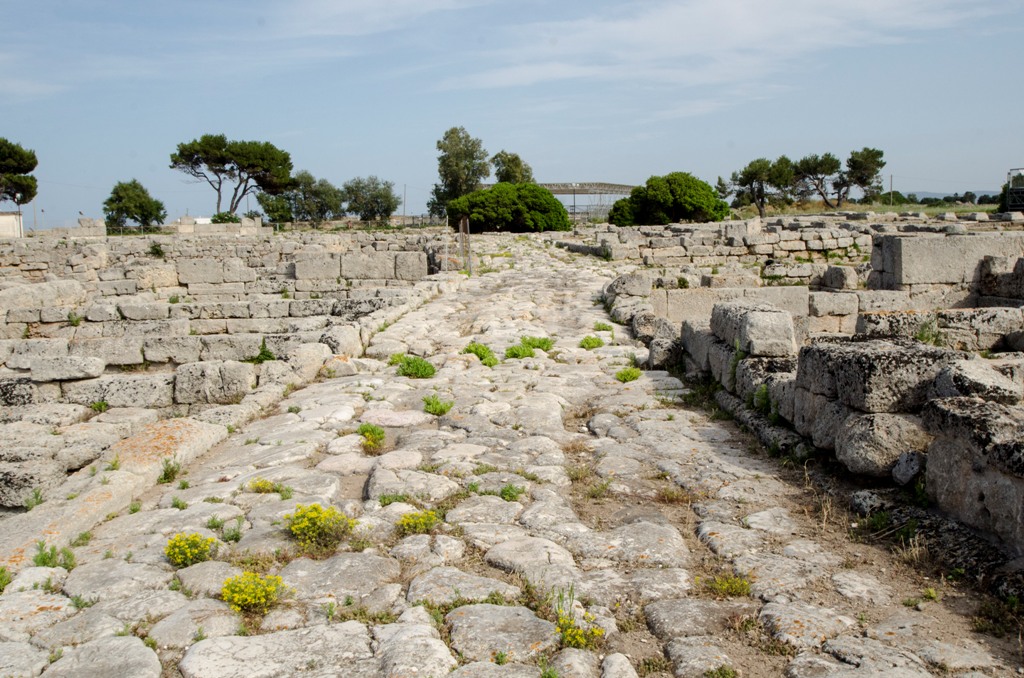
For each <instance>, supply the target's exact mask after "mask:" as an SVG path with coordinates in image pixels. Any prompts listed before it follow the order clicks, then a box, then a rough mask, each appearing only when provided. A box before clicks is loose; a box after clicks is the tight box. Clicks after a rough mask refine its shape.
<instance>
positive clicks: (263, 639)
mask: <svg viewBox="0 0 1024 678" xmlns="http://www.w3.org/2000/svg"><path fill="white" fill-rule="evenodd" d="M178 669H179V670H180V671H181V675H182V676H184V678H250V677H251V676H254V675H260V676H290V675H295V674H296V673H297V672H299V671H301V672H302V673H304V674H305V675H309V676H322V677H323V678H326V677H327V676H346V677H347V678H378V676H380V663H379V662H378V661H377V660H376V659H374V657H373V651H372V650H371V649H370V634H369V633H367V631H366V627H365V626H364V625H362V624H360V623H359V622H354V621H350V622H345V623H343V624H330V625H325V626H311V627H309V628H304V629H296V630H291V631H278V632H276V633H267V634H263V635H259V636H228V637H224V638H208V639H207V640H203V641H200V642H198V643H196V644H195V645H193V646H192V647H190V648H189V649H188V651H187V652H186V653H185V656H184V657H183V658H182V660H181V662H180V663H179V664H178ZM254 669H258V670H259V673H258V674H256V673H254ZM109 675H114V674H109Z"/></svg>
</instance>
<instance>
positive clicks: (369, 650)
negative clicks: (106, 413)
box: [0, 236, 1020, 678]
mask: <svg viewBox="0 0 1024 678" xmlns="http://www.w3.org/2000/svg"><path fill="white" fill-rule="evenodd" d="M477 247H478V248H480V249H481V250H483V251H484V252H488V253H492V254H493V253H499V252H501V253H505V252H507V253H509V254H510V255H512V256H509V257H504V256H500V257H493V258H492V259H491V260H490V261H491V263H490V264H489V265H490V266H491V267H494V268H497V269H498V270H497V271H490V272H485V273H484V274H483V275H479V276H477V277H474V278H472V279H470V280H468V281H466V282H465V283H464V284H463V285H462V286H461V288H460V290H459V291H458V293H453V294H449V295H444V296H442V297H439V298H437V299H435V300H433V301H431V302H429V303H427V304H425V305H424V306H422V307H421V308H420V309H418V310H416V311H413V312H410V313H408V314H407V315H406V316H404V317H403V318H402V319H400V320H399V321H398V322H396V323H394V324H393V325H391V326H390V327H387V328H386V329H384V330H383V331H381V332H379V333H378V334H377V335H376V337H375V339H374V341H373V343H372V345H371V346H370V348H369V350H368V351H367V356H368V357H367V358H364V359H362V360H359V361H357V366H358V368H359V373H358V374H356V375H354V376H345V377H334V378H328V379H325V380H323V381H321V382H320V383H316V384H313V385H311V386H309V387H307V388H304V389H300V390H297V391H295V392H293V393H291V394H290V395H288V397H286V398H285V400H283V401H282V402H281V404H280V408H279V412H278V413H277V414H275V415H273V416H270V417H267V418H265V419H262V420H260V421H258V422H255V423H253V424H251V425H249V426H246V427H245V429H244V430H241V431H237V432H235V433H234V434H233V435H232V436H230V437H229V439H228V440H227V441H226V442H224V443H221V444H220V445H218V446H217V447H215V448H213V449H212V450H211V451H210V452H209V453H208V454H206V455H205V456H203V457H201V458H199V459H198V460H196V461H195V462H193V463H191V464H189V465H188V467H187V468H186V469H184V471H185V472H184V474H183V475H181V476H179V477H178V478H176V479H175V480H174V481H172V482H170V483H166V484H162V485H157V486H155V487H153V488H151V489H150V490H149V491H148V492H147V493H146V494H145V495H144V496H143V498H142V500H141V502H140V503H138V504H136V505H133V506H132V508H131V509H130V510H129V511H126V512H124V513H123V514H121V515H118V516H116V517H111V519H110V520H108V521H107V522H105V523H103V524H101V525H98V526H96V527H95V528H94V529H92V530H91V531H90V536H91V538H90V539H88V540H86V539H84V538H83V539H82V540H80V542H79V545H77V546H75V548H74V549H73V552H74V554H75V556H76V559H77V566H76V567H75V568H74V569H73V570H71V571H70V572H68V571H67V570H65V569H63V568H60V567H56V568H42V567H30V568H26V569H23V570H22V571H21V572H20V573H19V574H18V576H17V577H16V578H15V580H14V581H13V582H12V583H11V584H9V585H8V586H7V588H6V590H5V592H4V593H3V594H2V595H0V676H7V675H11V676H35V675H40V674H42V675H45V676H97V677H101V676H102V677H103V678H109V677H110V676H140V677H141V676H154V677H156V676H161V675H163V676H179V675H180V676H184V677H186V678H234V677H239V678H241V677H243V676H290V675H304V676H305V675H308V676H389V677H399V676H403V677H404V676H410V677H411V676H417V677H429V676H444V675H451V676H460V677H492V676H495V677H497V676H501V677H520V676H522V677H537V676H543V677H544V678H552V677H553V676H561V677H562V678H569V677H575V676H580V677H584V676H585V677H593V678H598V677H600V678H627V677H631V676H637V675H647V676H672V675H674V676H706V675H710V676H729V675H743V676H768V675H790V676H808V677H810V676H831V675H844V676H845V675H850V676H861V675H877V676H882V675H885V676H927V675H965V676H966V675H1010V674H1011V673H1015V672H1017V667H1018V666H1019V665H1020V656H1019V654H1016V652H1017V650H1016V649H1015V647H1014V645H1013V644H1010V643H1009V642H1003V641H997V640H994V639H993V638H991V637H990V636H985V635H979V634H976V633H973V632H972V631H971V621H970V616H971V614H973V612H974V609H975V607H976V605H977V602H976V601H977V596H976V595H975V594H973V593H970V592H969V591H967V590H965V589H964V588H963V587H958V586H956V585H955V584H952V583H944V582H943V581H940V580H938V579H934V578H933V579H927V578H926V577H925V575H923V574H921V572H919V571H917V570H915V569H914V568H913V567H910V566H908V565H907V564H906V562H905V561H908V560H912V559H913V558H914V557H915V556H918V555H919V554H918V553H917V552H914V551H911V550H904V551H903V553H902V554H897V555H894V554H892V553H890V552H889V550H888V549H887V548H885V547H884V546H878V545H873V544H870V543H863V542H860V541H857V540H853V539H851V538H850V537H849V536H848V530H849V528H850V522H849V521H850V518H849V517H848V515H847V514H846V512H845V510H844V509H843V501H842V499H841V498H839V496H837V497H835V498H834V497H833V496H832V495H830V494H828V493H826V492H824V491H822V490H820V489H819V488H818V487H817V486H816V485H815V484H814V483H812V482H810V480H808V479H807V478H806V477H805V474H804V470H803V469H802V468H799V467H798V468H793V466H792V465H786V464H784V463H782V462H781V461H780V460H777V459H772V458H770V457H768V456H767V455H766V454H764V453H763V452H760V451H758V450H757V449H756V447H755V446H754V445H753V443H752V442H751V441H750V439H749V438H748V437H747V436H745V435H743V434H742V433H740V432H739V431H738V430H737V429H736V428H735V427H734V426H733V425H732V424H731V423H729V422H721V421H713V420H710V419H709V418H708V416H707V415H706V414H705V413H704V412H702V411H697V410H693V409H687V408H685V407H683V406H682V405H681V404H680V402H679V397H680V395H681V394H682V393H683V388H682V385H681V384H680V383H679V382H678V381H677V380H676V379H674V378H673V377H671V376H670V375H668V374H667V373H664V372H645V373H644V374H643V376H642V377H640V378H639V379H638V380H636V381H632V382H627V383H622V382H620V381H619V380H617V379H616V378H615V374H616V373H617V372H619V371H620V370H623V369H624V368H626V367H628V366H629V365H630V363H631V362H632V360H633V359H634V356H635V357H636V358H638V359H640V360H642V359H643V358H644V355H645V353H646V352H645V349H643V348H642V347H637V346H634V345H632V343H631V342H630V341H629V339H628V337H627V336H626V331H625V329H624V328H621V327H615V328H614V329H613V330H608V329H596V327H601V325H600V324H602V323H608V318H607V316H606V314H605V312H604V310H603V308H602V306H601V305H600V303H599V297H600V291H601V288H602V285H603V284H605V283H607V282H608V281H609V280H610V279H611V277H612V275H613V271H612V269H610V268H608V266H609V264H606V263H605V262H602V261H597V260H594V259H590V258H584V257H576V256H574V255H569V254H566V253H565V252H562V251H560V250H556V249H554V248H552V247H550V245H547V246H545V245H544V244H543V243H539V242H537V241H536V240H531V239H528V238H522V237H519V238H514V237H512V236H500V237H493V238H480V239H479V242H478V243H477ZM588 335H593V336H597V337H600V338H601V339H602V340H603V342H604V346H601V347H598V348H594V349H592V350H585V349H583V348H580V347H579V343H580V341H581V339H583V338H584V337H586V336H588ZM523 336H531V337H541V338H543V337H549V338H551V339H552V340H553V341H554V345H553V348H551V349H550V350H548V351H541V350H537V351H536V353H535V357H532V358H523V359H508V360H504V361H502V362H499V363H498V364H497V365H495V366H493V367H487V366H485V365H483V364H481V362H480V360H479V359H478V358H477V357H476V356H473V355H467V354H464V353H462V351H463V349H464V348H465V346H466V345H467V344H468V343H469V342H470V341H477V342H481V343H484V344H486V345H488V346H490V347H491V348H492V349H493V350H494V351H495V353H496V354H498V355H499V357H500V356H502V355H503V354H504V351H505V349H506V348H507V347H508V346H510V345H513V344H517V343H519V342H520V338H521V337H523ZM395 353H408V354H410V355H419V356H423V357H425V358H427V359H428V360H429V361H430V362H431V363H432V364H433V365H434V366H436V367H437V368H438V369H437V372H436V374H435V375H434V376H432V377H430V378H426V379H411V378H408V377H401V376H397V375H396V370H397V369H398V368H397V367H396V366H394V365H392V366H389V365H388V364H387V360H388V357H389V356H390V355H392V354H395ZM375 357H376V358H379V359H375ZM432 395H437V396H438V397H439V399H440V400H442V401H454V407H453V409H452V410H451V411H450V412H449V413H448V414H445V415H442V416H435V415H432V414H427V413H425V412H424V407H423V398H424V397H425V396H432ZM366 423H372V424H376V425H378V426H380V427H382V428H383V429H384V430H385V431H386V434H387V437H386V439H385V441H384V442H383V443H382V444H381V445H380V446H379V447H378V448H377V449H375V450H373V454H368V453H367V452H366V451H365V449H364V443H363V441H364V437H363V436H360V435H359V434H358V433H356V430H357V427H358V426H359V425H360V424H366ZM108 461H109V460H108ZM260 481H268V482H267V483H265V484H266V485H268V486H269V487H268V488H267V489H273V490H275V491H272V492H267V493H261V492H255V491H253V490H254V489H260V487H259V486H260ZM275 484H276V485H275ZM282 495H283V496H282ZM286 497H287V498H286ZM313 503H319V504H321V505H323V506H328V505H333V506H336V507H338V508H339V509H341V510H342V511H344V513H345V514H347V515H348V516H350V517H352V518H354V519H355V520H357V521H358V522H357V525H356V526H355V528H354V530H353V531H352V533H351V534H350V535H348V536H347V537H346V538H345V540H344V541H343V542H342V544H341V546H340V547H339V548H338V549H337V550H336V551H335V550H332V551H330V552H329V553H327V554H321V557H320V558H318V559H312V558H307V557H301V556H300V553H299V545H298V543H297V542H296V540H295V538H293V537H292V536H291V534H290V533H289V531H288V530H287V529H286V524H287V520H286V519H285V515H286V514H290V513H292V512H294V511H295V510H296V508H295V507H296V504H302V505H304V506H309V505H310V504H313ZM428 509H433V510H434V511H435V515H436V516H440V517H442V520H441V521H440V523H439V524H438V525H437V526H435V527H434V528H433V529H432V530H430V531H429V532H428V533H426V534H410V535H408V536H403V530H405V532H408V531H413V530H415V529H416V528H417V526H422V527H424V528H426V527H428V524H427V523H428V522H429V517H424V515H423V514H421V512H422V511H426V510H428ZM417 520H418V521H419V522H417ZM177 533H198V534H201V535H203V536H205V537H211V538H214V539H215V540H216V545H217V547H218V551H217V557H216V559H214V560H210V561H207V562H201V563H199V564H195V565H191V566H189V567H184V568H180V569H177V570H176V569H175V568H174V567H172V566H171V564H170V563H169V562H168V559H167V558H166V557H165V553H164V549H165V546H166V544H167V542H168V539H169V538H171V537H172V536H173V535H175V534H177ZM82 542H87V543H82ZM900 555H901V556H902V557H899V556H900ZM243 570H251V571H257V572H263V573H272V574H277V575H279V576H280V577H281V578H282V580H283V583H284V585H285V586H286V587H288V592H287V594H286V595H285V597H284V598H283V600H282V601H280V602H279V603H278V604H277V605H275V606H273V607H272V608H271V609H270V611H269V613H267V614H266V615H265V616H257V615H252V614H250V615H240V614H239V613H237V612H235V611H233V610H231V609H230V608H229V606H228V605H227V604H226V603H225V602H223V601H222V600H221V599H220V592H221V587H222V585H223V582H224V581H225V580H226V579H227V578H228V577H231V576H234V575H238V574H241V573H242V572H243ZM730 670H735V671H737V672H738V674H736V673H730Z"/></svg>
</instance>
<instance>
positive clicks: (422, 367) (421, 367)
mask: <svg viewBox="0 0 1024 678" xmlns="http://www.w3.org/2000/svg"><path fill="white" fill-rule="evenodd" d="M435 372H437V370H435V369H434V366H433V365H431V364H430V363H429V362H427V361H426V360H424V359H423V358H420V357H418V356H409V355H403V356H402V357H401V358H399V360H398V376H400V377H409V378H410V379H429V378H430V377H432V376H434V373H435Z"/></svg>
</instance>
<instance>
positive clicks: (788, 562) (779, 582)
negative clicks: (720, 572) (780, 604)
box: [733, 553, 825, 600]
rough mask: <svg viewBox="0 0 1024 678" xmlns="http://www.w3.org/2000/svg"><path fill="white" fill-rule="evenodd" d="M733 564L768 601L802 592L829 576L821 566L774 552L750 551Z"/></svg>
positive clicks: (756, 593)
mask: <svg viewBox="0 0 1024 678" xmlns="http://www.w3.org/2000/svg"><path fill="white" fill-rule="evenodd" d="M733 565H734V567H735V569H736V571H737V572H739V573H740V574H742V575H744V576H746V577H748V578H749V579H750V581H751V585H750V588H751V591H752V592H753V593H754V595H755V596H758V597H760V598H762V599H764V600H771V599H772V598H774V597H775V596H778V595H785V594H786V592H787V591H798V590H800V589H802V588H805V587H807V586H809V585H811V584H813V583H814V581H815V580H816V579H818V578H820V577H823V576H824V575H825V569H824V568H823V567H821V566H820V565H817V564H815V563H808V562H806V561H803V560H798V559H796V558H787V557H785V556H780V555H776V554H774V553H748V554H745V555H742V556H740V557H738V558H736V560H734V561H733Z"/></svg>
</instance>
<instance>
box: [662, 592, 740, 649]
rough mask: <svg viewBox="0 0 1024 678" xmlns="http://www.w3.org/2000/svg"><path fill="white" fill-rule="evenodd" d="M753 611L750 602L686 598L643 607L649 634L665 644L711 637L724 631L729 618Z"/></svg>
mask: <svg viewBox="0 0 1024 678" xmlns="http://www.w3.org/2000/svg"><path fill="white" fill-rule="evenodd" d="M756 611H757V606H756V605H754V604H753V603H752V602H746V601H729V600H704V599H690V598H683V599H675V600H673V599H669V600H659V601H658V602H656V603H651V604H650V605H647V606H646V607H644V615H645V616H646V617H647V626H648V627H649V628H650V630H651V633H653V634H654V635H656V636H658V638H661V640H663V641H666V642H667V641H669V640H672V639H673V638H684V637H691V636H706V635H708V634H715V633H716V632H718V631H721V630H722V629H724V628H725V623H726V621H727V620H728V619H729V618H730V617H733V616H736V615H745V614H753V613H755V612H756Z"/></svg>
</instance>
